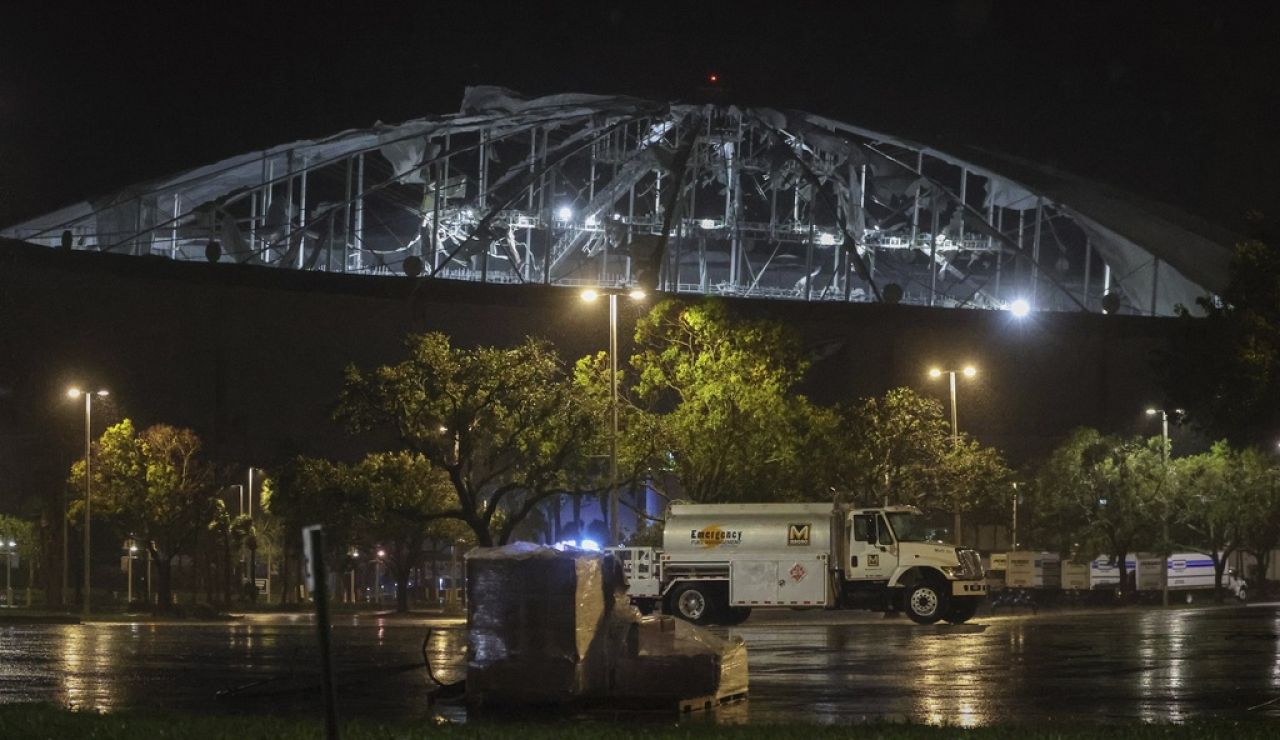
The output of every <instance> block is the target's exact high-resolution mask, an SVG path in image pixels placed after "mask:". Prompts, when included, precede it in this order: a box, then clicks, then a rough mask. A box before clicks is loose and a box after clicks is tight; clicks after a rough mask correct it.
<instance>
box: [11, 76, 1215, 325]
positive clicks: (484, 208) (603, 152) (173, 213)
mask: <svg viewBox="0 0 1280 740" xmlns="http://www.w3.org/2000/svg"><path fill="white" fill-rule="evenodd" d="M0 234H2V235H4V236H7V237H10V238H14V239H20V240H24V241H27V242H32V243H36V244H41V245H45V246H49V247H60V248H66V249H81V250H98V251H105V252H116V253H126V254H132V255H140V256H141V255H153V256H156V255H158V256H162V257H166V258H170V259H175V260H199V261H205V260H209V261H222V262H235V263H244V264H255V265H266V266H272V267H279V268H287V269H296V270H323V271H329V272H341V273H355V274H366V275H387V276H391V275H408V276H411V277H414V278H420V279H450V280H466V281H478V282H488V283H544V284H551V285H563V286H576V287H586V286H593V287H611V286H622V285H637V284H638V285H642V286H646V287H650V288H653V289H658V290H663V291H667V292H672V293H692V294H706V295H726V296H738V297H756V298H773V299H789V300H801V301H843V302H868V301H885V302H903V303H911V304H918V305H929V306H945V307H969V308H986V309H1003V308H1008V307H1011V306H1013V305H1014V304H1015V303H1017V304H1018V307H1019V308H1025V307H1028V306H1029V307H1030V308H1031V309H1032V310H1060V311H1078V310H1086V311H1101V310H1103V309H1104V308H1105V309H1106V310H1108V311H1109V312H1112V313H1115V312H1122V313H1138V314H1149V315H1171V314H1172V313H1174V311H1175V309H1176V307H1177V306H1179V305H1185V306H1188V307H1192V306H1194V303H1195V300H1196V298H1198V297H1201V296H1204V295H1207V294H1214V293H1219V292H1221V290H1222V289H1223V287H1224V285H1225V283H1226V281H1227V279H1228V263H1229V256H1230V246H1231V244H1232V243H1233V241H1234V238H1233V237H1232V235H1231V234H1229V233H1227V232H1224V231H1221V230H1218V229H1216V228H1214V227H1211V226H1209V225H1207V224H1203V223H1200V222H1197V221H1196V220H1195V219H1192V218H1190V217H1189V216H1187V215H1186V214H1180V213H1176V212H1173V211H1171V210H1169V209H1167V208H1164V207H1162V206H1158V205H1154V204H1150V203H1144V202H1142V201H1140V200H1139V199H1137V198H1135V197H1133V196H1131V195H1128V194H1125V193H1120V192H1118V191H1115V190H1113V189H1111V188H1108V187H1106V186H1104V185H1101V184H1098V183H1092V182H1087V181H1084V180H1081V179H1079V178H1075V177H1072V176H1069V175H1066V174H1064V173H1060V172H1055V171H1053V170H1051V169H1049V168H1046V167H1042V166H1038V165H1035V164H1032V163H1028V162H1024V161H1018V160H1014V159H1012V158H1009V157H1004V156H1001V155H997V154H993V153H990V152H975V151H966V152H963V153H961V152H948V151H942V150H940V149H937V148H933V147H929V146H925V145H922V144H918V143H914V142H912V141H908V140H906V139H903V138H901V137H897V136H893V135H889V134H884V133H879V132H876V131H871V130H868V129H865V128H861V127H858V126H854V125H850V124H847V123H842V122H839V121H834V120H831V119H828V118H824V117H821V116H816V115H812V114H808V113H803V112H799V111H792V110H777V109H770V108H758V107H757V108H749V107H738V106H733V105H718V104H715V105H713V104H685V103H660V102H653V101H647V100H639V99H635V98H628V97H616V96H598V95H580V94H567V95H552V96H548V97H542V98H537V99H525V98H523V97H521V96H520V95H518V94H516V93H514V92H512V91H510V90H506V89H502V88H496V87H473V88H468V89H467V91H466V93H465V95H464V98H463V102H462V110H461V112H460V113H458V114H454V115H445V116H437V117H430V118H422V119H417V120H413V121H408V122H405V123H402V124H398V125H383V124H375V125H374V126H373V127H372V128H368V129H360V130H351V131H344V132H342V133H339V134H336V135H334V136H330V137H328V138H324V139H317V140H308V141H297V142H293V143H290V144H284V145H281V146H276V147H273V148H271V149H268V150H265V151H256V152H251V153H248V154H243V155H240V156H237V157H232V158H229V159H226V160H223V161H221V162H217V163H214V164H209V165H206V166H203V167H198V168H195V169H192V170H189V171H186V172H182V173H180V174H177V175H174V176H171V177H166V178H162V179H159V180H156V181H153V182H148V183H143V184H139V185H135V186H132V187H128V188H125V189H123V190H121V191H119V192H116V193H112V194H110V195H107V196H104V197H102V198H97V199H93V200H91V201H86V202H81V203H76V204H74V205H71V206H68V207H66V208H63V209H61V210H58V211H55V212H53V213H50V214H47V215H44V216H41V217H38V218H34V219H31V220H29V221H26V222H25V223H21V224H17V225H14V226H11V227H9V228H7V229H4V230H3V231H2V232H0ZM1024 301H1025V303H1022V302H1024Z"/></svg>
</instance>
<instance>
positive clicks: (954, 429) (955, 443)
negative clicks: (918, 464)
mask: <svg viewBox="0 0 1280 740" xmlns="http://www.w3.org/2000/svg"><path fill="white" fill-rule="evenodd" d="M947 374H948V375H950V376H951V449H953V450H959V449H960V431H959V430H960V427H959V426H958V425H957V422H956V371H955V370H951V371H949V372H948V373H947ZM953 509H954V512H953V513H954V514H955V528H956V544H957V545H959V544H960V500H959V499H956V501H955V504H954V506H953Z"/></svg>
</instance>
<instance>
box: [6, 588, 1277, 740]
mask: <svg viewBox="0 0 1280 740" xmlns="http://www.w3.org/2000/svg"><path fill="white" fill-rule="evenodd" d="M806 620H807V621H806ZM839 620H844V621H839ZM459 627H460V626H459V625H458V624H457V623H456V622H455V623H452V624H449V625H447V626H443V625H436V627H435V629H434V631H433V632H432V635H431V638H430V639H429V640H426V642H425V645H424V638H425V637H426V635H427V629H428V626H427V625H426V624H425V623H422V622H404V621H397V620H392V619H386V620H380V619H379V620H375V619H364V620H349V621H345V622H342V623H339V624H338V625H336V626H335V627H334V635H333V644H334V650H335V655H334V663H335V672H336V675H337V679H338V683H339V686H340V693H339V699H340V705H341V707H342V711H343V714H344V715H346V716H365V717H372V718H377V719H383V720H407V719H419V718H423V717H427V716H430V715H431V714H433V713H434V712H435V711H437V709H438V708H433V707H432V706H430V704H429V701H428V688H429V687H430V686H431V683H430V681H429V679H428V678H427V672H426V670H424V656H425V657H426V658H428V659H429V660H430V662H431V665H432V668H433V671H434V673H435V676H436V678H437V679H438V680H439V681H440V682H442V683H453V682H456V681H461V680H462V679H463V678H465V671H466V658H465V649H466V645H465V631H464V630H463V629H460V628H459ZM719 632H720V633H721V634H729V633H732V634H736V635H738V636H741V637H742V638H743V639H745V640H746V642H747V644H748V649H749V662H750V685H751V691H750V701H749V702H748V703H744V704H737V705H732V706H729V707H724V708H722V709H721V710H718V711H717V712H714V713H711V714H707V715H702V716H699V717H691V718H689V719H690V720H691V721H694V722H700V721H714V722H743V721H747V720H750V721H751V722H769V723H793V722H795V721H796V720H797V719H802V720H804V721H805V722H819V723H831V724H851V723H860V722H869V721H886V720H887V721H911V722H926V723H930V724H939V725H948V726H955V727H977V726H981V725H988V724H992V723H996V722H1004V721H1007V720H1010V719H1015V720H1019V721H1026V722H1037V721H1058V720H1070V721H1077V722H1081V721H1082V722H1106V721H1111V720H1117V719H1138V720H1143V721H1149V722H1168V721H1184V720H1190V719H1196V718H1203V717H1217V718H1231V719H1240V720H1251V719H1269V720H1276V719H1280V701H1273V700H1275V699H1276V698H1277V696H1278V695H1280V639H1278V638H1277V635H1280V611H1278V610H1277V608H1276V607H1274V606H1272V607H1263V608H1256V607H1251V608H1240V609H1221V610H1213V609H1175V610H1170V611H1167V612H1166V611H1161V610H1146V611H1122V612H1114V613H1095V614H1077V615H1072V614H1057V615H1048V616H1044V615H1042V616H1040V617H1035V618H1009V617H1003V618H996V619H988V620H981V619H980V620H977V623H976V624H970V625H964V626H961V627H951V626H934V627H920V626H917V625H914V624H911V623H910V622H908V621H907V620H905V619H869V618H867V617H865V616H859V617H853V618H851V617H849V616H844V615H840V614H817V615H814V614H784V615H781V616H777V617H771V618H769V619H756V618H754V617H753V619H752V620H749V621H748V622H747V623H746V624H744V625H742V626H740V627H736V628H734V629H732V630H719ZM318 678H319V668H318V662H317V658H316V649H315V630H314V626H313V625H312V624H311V622H310V621H309V620H307V619H293V618H288V617H281V618H274V619H272V618H265V617H256V618H251V619H246V620H243V621H238V622H235V623H231V624H214V623H209V624H89V625H84V626H62V625H30V626H13V625H10V626H5V627H0V702H12V701H46V702H54V703H58V704H62V705H65V706H69V707H73V708H76V709H81V710H88V711H97V712H110V711H118V710H120V709H124V708H130V707H158V708H165V709H173V710H179V711H191V712H206V713H241V714H245V713H247V714H256V713H263V714H288V713H295V714H313V713H314V712H315V711H316V708H317V706H318V704H317V702H318V691H317V690H316V688H317V686H318ZM443 713H444V714H445V716H447V717H449V718H451V719H464V718H465V711H464V710H463V709H462V707H461V706H460V705H454V706H452V707H445V708H444V712H443ZM659 719H661V718H659Z"/></svg>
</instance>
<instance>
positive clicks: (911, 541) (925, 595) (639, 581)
mask: <svg viewBox="0 0 1280 740" xmlns="http://www.w3.org/2000/svg"><path fill="white" fill-rule="evenodd" d="M930 534H931V533H930V530H929V529H928V528H927V526H926V523H925V521H924V517H923V516H922V515H921V513H920V511H919V510H918V509H916V508H914V507H911V506H887V507H879V508H875V507H873V508H851V507H848V506H845V505H843V504H673V505H672V506H671V508H670V512H669V514H668V516H667V520H666V528H665V530H664V531H663V546H662V548H661V549H655V548H650V547H620V548H613V549H612V552H613V553H614V554H615V556H616V557H617V558H618V559H619V560H620V561H621V564H622V568H623V571H624V573H625V574H626V576H627V582H628V594H629V596H630V598H631V601H632V603H634V604H635V605H636V606H638V607H639V608H640V609H641V610H642V611H651V610H655V609H657V608H658V607H661V608H662V610H663V612H664V613H667V614H673V615H675V616H678V617H681V618H682V619H686V620H688V621H690V622H693V623H695V624H730V625H731V624H738V623H740V622H742V621H743V620H745V619H746V618H747V617H748V616H749V615H750V614H751V611H752V610H753V609H762V608H763V609H769V608H791V609H856V608H864V609H872V610H879V611H903V612H906V614H907V616H908V617H910V618H911V619H912V620H913V621H915V622H916V623H918V624H932V623H934V622H937V621H938V620H945V621H947V622H951V623H953V624H959V623H961V622H965V621H967V620H968V619H969V618H971V617H972V616H973V614H974V612H975V611H976V610H977V608H978V605H979V604H980V603H981V602H982V599H983V598H984V597H985V596H986V594H987V583H986V579H985V575H984V573H983V569H982V560H981V559H980V557H979V556H978V553H977V552H976V551H975V550H972V549H969V548H964V547H956V546H954V545H948V544H945V543H943V542H940V541H938V540H935V539H931V537H930Z"/></svg>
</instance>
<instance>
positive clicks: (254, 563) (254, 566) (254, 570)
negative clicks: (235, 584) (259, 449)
mask: <svg viewBox="0 0 1280 740" xmlns="http://www.w3.org/2000/svg"><path fill="white" fill-rule="evenodd" d="M245 493H246V494H247V495H246V498H247V499H248V500H249V533H250V534H251V535H253V536H254V537H255V538H256V536H257V533H256V532H254V531H253V466H252V465H250V466H249V490H248V491H246V492H245ZM249 586H250V587H251V588H252V589H253V590H251V591H250V592H249V593H250V594H252V595H251V596H250V597H249V600H250V601H252V602H256V601H257V600H258V543H257V541H256V539H255V541H254V543H253V547H250V548H249Z"/></svg>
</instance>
